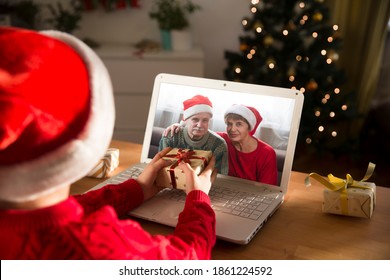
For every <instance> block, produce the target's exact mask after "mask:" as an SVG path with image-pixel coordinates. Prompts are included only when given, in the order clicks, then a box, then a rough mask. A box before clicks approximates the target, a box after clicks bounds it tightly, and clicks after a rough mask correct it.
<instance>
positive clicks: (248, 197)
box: [109, 166, 279, 220]
mask: <svg viewBox="0 0 390 280" xmlns="http://www.w3.org/2000/svg"><path fill="white" fill-rule="evenodd" d="M142 170H143V169H142V168H140V167H136V166H134V167H132V168H130V169H127V170H125V171H124V172H122V173H120V174H118V175H117V176H115V177H113V178H112V179H111V180H110V182H109V183H110V184H118V183H122V182H124V181H126V180H128V179H130V178H137V177H138V176H139V174H140V173H141V172H142ZM157 195H158V196H159V197H161V198H164V199H169V200H173V201H179V202H184V201H185V199H186V194H185V192H184V191H183V190H177V189H164V190H162V191H161V192H159V193H158V194H157ZM209 196H210V200H211V207H212V208H213V209H214V211H221V212H223V213H226V214H231V215H235V216H240V217H243V218H248V219H252V220H257V219H258V218H259V217H260V216H261V214H262V213H263V212H264V211H265V210H266V209H267V208H268V206H269V205H271V203H272V202H273V200H274V199H276V198H277V197H278V196H279V194H277V193H273V192H269V193H268V194H267V195H263V194H256V193H252V194H251V193H248V192H241V191H235V190H231V189H228V188H225V187H221V186H216V185H213V186H212V187H211V190H210V192H209Z"/></svg>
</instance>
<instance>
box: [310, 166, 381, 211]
mask: <svg viewBox="0 0 390 280" xmlns="http://www.w3.org/2000/svg"><path fill="white" fill-rule="evenodd" d="M374 169H375V164H374V163H372V162H370V163H369V164H368V167H367V171H366V174H365V175H364V177H363V179H361V180H360V181H355V180H354V179H353V178H352V176H351V175H350V174H347V175H346V179H341V178H337V177H335V176H333V175H332V174H329V175H328V179H329V181H328V180H326V179H325V178H324V177H322V176H321V175H319V174H317V173H314V172H312V173H310V174H309V175H308V176H307V177H306V178H305V185H306V187H309V186H310V185H311V183H310V177H311V178H313V179H315V180H317V181H318V182H319V183H321V184H322V185H324V186H325V187H326V188H328V189H329V190H331V191H339V192H340V201H341V210H342V213H343V214H348V200H347V188H349V187H352V188H360V189H370V187H367V186H363V185H362V184H360V183H361V182H365V181H367V180H368V179H369V178H370V177H371V175H372V174H373V172H374Z"/></svg>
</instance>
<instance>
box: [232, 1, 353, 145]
mask: <svg viewBox="0 0 390 280" xmlns="http://www.w3.org/2000/svg"><path fill="white" fill-rule="evenodd" d="M323 2H324V1H321V0H305V1H302V0H296V1H294V0H289V1H285V0H252V1H251V2H250V16H248V17H245V18H244V19H242V21H241V24H242V27H243V30H244V33H245V34H244V35H243V36H240V37H239V43H240V45H239V51H238V52H232V51H226V52H225V58H226V59H227V62H228V66H227V68H226V69H225V72H224V73H225V77H226V78H227V79H228V80H233V81H239V82H246V83H255V84H263V85H272V86H280V87H287V88H293V89H297V90H300V91H301V92H302V93H303V94H304V95H305V103H304V108H303V113H302V119H301V126H300V131H299V138H298V141H299V142H301V143H304V144H305V145H310V146H311V147H315V148H317V149H333V150H337V149H344V148H345V147H346V146H348V145H349V146H350V143H348V141H350V139H348V125H349V123H350V120H351V119H353V118H356V114H355V110H354V107H355V106H354V96H353V95H352V93H347V92H344V91H343V90H342V87H341V86H342V85H343V84H344V83H345V79H346V78H345V75H344V72H343V70H342V69H340V67H339V66H338V65H337V62H338V60H339V50H340V49H341V37H340V32H339V26H338V25H335V24H333V25H332V24H329V23H328V21H329V9H328V8H327V7H326V6H325V4H324V3H323Z"/></svg>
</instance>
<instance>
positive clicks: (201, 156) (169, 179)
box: [156, 148, 213, 190]
mask: <svg viewBox="0 0 390 280" xmlns="http://www.w3.org/2000/svg"><path fill="white" fill-rule="evenodd" d="M212 155H213V154H212V152H211V151H203V150H190V149H178V148H173V149H172V150H171V151H170V152H169V153H167V154H166V155H165V156H164V159H166V160H170V161H172V164H171V165H169V166H168V167H166V168H164V169H163V170H161V171H160V172H159V174H158V176H157V179H156V184H157V185H158V186H161V187H166V188H174V189H182V190H185V188H186V185H185V183H186V180H185V175H184V172H183V171H181V169H179V168H177V167H178V165H179V163H180V162H181V161H184V162H187V163H189V164H190V165H191V167H192V169H193V170H194V171H195V173H196V174H199V173H200V172H202V171H203V170H204V168H205V167H206V166H207V163H208V162H209V161H210V159H211V157H212Z"/></svg>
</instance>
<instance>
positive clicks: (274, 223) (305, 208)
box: [72, 141, 390, 260]
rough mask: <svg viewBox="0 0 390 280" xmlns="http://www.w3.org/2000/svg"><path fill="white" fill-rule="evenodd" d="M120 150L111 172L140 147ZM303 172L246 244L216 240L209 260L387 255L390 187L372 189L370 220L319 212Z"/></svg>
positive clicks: (158, 229)
mask: <svg viewBox="0 0 390 280" xmlns="http://www.w3.org/2000/svg"><path fill="white" fill-rule="evenodd" d="M112 147H116V148H119V149H120V167H119V168H118V169H117V170H115V174H116V173H118V172H120V171H122V170H123V169H125V168H127V167H128V166H129V165H131V164H133V163H136V162H138V161H139V158H140V154H141V145H139V144H132V143H125V142H119V141H113V142H112ZM305 177H306V174H304V173H298V172H293V173H292V175H291V179H290V185H289V190H288V192H287V195H286V199H285V202H284V203H283V205H282V206H281V208H280V209H279V210H278V211H277V212H276V213H275V214H274V216H273V217H272V218H271V219H270V220H269V221H268V222H267V223H266V224H265V226H264V227H263V228H262V229H261V230H260V231H259V233H258V234H257V235H256V236H255V237H254V239H253V240H252V241H251V242H250V243H249V244H248V245H236V244H231V243H228V242H225V241H221V240H218V241H217V244H216V246H215V247H214V249H213V256H212V257H213V259H240V260H243V259H275V260H280V259H316V260H321V259H361V260H366V259H386V260H389V259H390V203H389V201H390V188H384V187H378V188H377V204H376V208H375V211H374V214H373V216H372V218H371V219H364V218H354V217H346V216H339V215H332V214H325V213H322V210H321V204H322V190H323V187H322V186H321V185H320V184H319V183H317V182H316V181H315V180H312V186H311V187H310V188H306V187H305V185H304V178H305ZM101 181H102V180H98V179H90V178H84V179H82V180H80V181H79V182H77V183H75V184H74V185H73V186H72V193H82V192H85V191H87V190H88V189H90V188H91V187H93V186H94V185H96V184H98V183H100V182H101ZM137 221H138V222H139V223H140V224H141V225H142V226H143V227H144V229H146V230H147V231H149V232H150V233H152V234H163V235H166V234H170V233H172V231H173V229H172V228H170V227H167V226H163V225H159V224H156V223H152V222H148V221H143V220H139V219H137Z"/></svg>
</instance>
